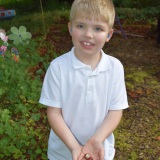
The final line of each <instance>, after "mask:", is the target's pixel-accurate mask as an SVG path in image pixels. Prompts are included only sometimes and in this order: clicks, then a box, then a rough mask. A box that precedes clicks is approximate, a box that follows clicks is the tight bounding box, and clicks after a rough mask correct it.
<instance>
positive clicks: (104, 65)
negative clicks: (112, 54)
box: [71, 47, 111, 75]
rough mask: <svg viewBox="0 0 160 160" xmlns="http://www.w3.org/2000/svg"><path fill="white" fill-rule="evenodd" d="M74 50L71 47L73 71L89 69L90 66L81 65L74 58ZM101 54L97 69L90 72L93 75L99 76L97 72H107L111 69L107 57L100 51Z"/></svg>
mask: <svg viewBox="0 0 160 160" xmlns="http://www.w3.org/2000/svg"><path fill="white" fill-rule="evenodd" d="M74 48H75V47H73V48H72V50H71V58H72V65H73V67H74V69H81V68H89V67H90V66H88V65H86V64H84V63H82V62H81V61H80V60H79V59H78V58H77V57H76V56H75V54H74ZM101 53H102V57H101V60H100V62H99V64H98V65H97V67H96V68H95V70H94V71H93V72H92V73H93V74H94V75H96V74H99V72H103V71H107V70H109V69H110V68H111V64H110V61H109V57H108V55H106V54H105V53H104V52H103V50H101ZM93 74H92V75H93Z"/></svg>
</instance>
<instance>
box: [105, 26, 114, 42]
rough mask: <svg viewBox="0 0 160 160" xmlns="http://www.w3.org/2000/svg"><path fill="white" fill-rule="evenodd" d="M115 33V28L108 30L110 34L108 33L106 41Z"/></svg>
mask: <svg viewBox="0 0 160 160" xmlns="http://www.w3.org/2000/svg"><path fill="white" fill-rule="evenodd" d="M113 33H114V30H113V29H111V30H110V31H109V32H108V35H107V38H106V42H108V41H109V40H110V39H111V37H112V35H113Z"/></svg>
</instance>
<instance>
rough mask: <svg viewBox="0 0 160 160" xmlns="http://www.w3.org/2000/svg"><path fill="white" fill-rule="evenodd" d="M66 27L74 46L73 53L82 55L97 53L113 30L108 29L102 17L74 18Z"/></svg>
mask: <svg viewBox="0 0 160 160" xmlns="http://www.w3.org/2000/svg"><path fill="white" fill-rule="evenodd" d="M68 28H69V32H70V34H71V36H72V42H73V45H74V46H75V54H76V55H81V56H83V55H84V57H86V56H87V55H88V56H94V55H97V54H99V53H100V50H101V49H102V47H103V46H104V44H105V42H108V41H109V40H110V38H111V36H112V34H113V30H112V29H111V30H109V27H108V24H107V23H106V22H105V21H104V20H103V19H99V20H95V19H86V18H75V20H73V21H72V23H69V24H68Z"/></svg>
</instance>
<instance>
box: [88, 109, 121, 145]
mask: <svg viewBox="0 0 160 160" xmlns="http://www.w3.org/2000/svg"><path fill="white" fill-rule="evenodd" d="M122 114H123V110H110V111H109V112H108V114H107V116H106V118H105V119H104V121H103V123H102V124H101V126H100V128H99V129H98V130H97V131H96V133H95V134H94V135H93V137H92V138H91V139H93V140H96V141H99V142H101V143H103V142H104V140H105V139H106V138H107V137H108V136H109V135H110V134H111V133H112V132H113V131H114V130H115V129H116V128H117V126H118V124H119V122H120V120H121V118H122Z"/></svg>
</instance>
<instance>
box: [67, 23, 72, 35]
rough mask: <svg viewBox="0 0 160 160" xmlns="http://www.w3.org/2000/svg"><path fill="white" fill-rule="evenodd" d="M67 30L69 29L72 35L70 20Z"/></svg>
mask: <svg viewBox="0 0 160 160" xmlns="http://www.w3.org/2000/svg"><path fill="white" fill-rule="evenodd" d="M68 31H69V33H70V35H71V36H72V26H71V22H69V23H68Z"/></svg>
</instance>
